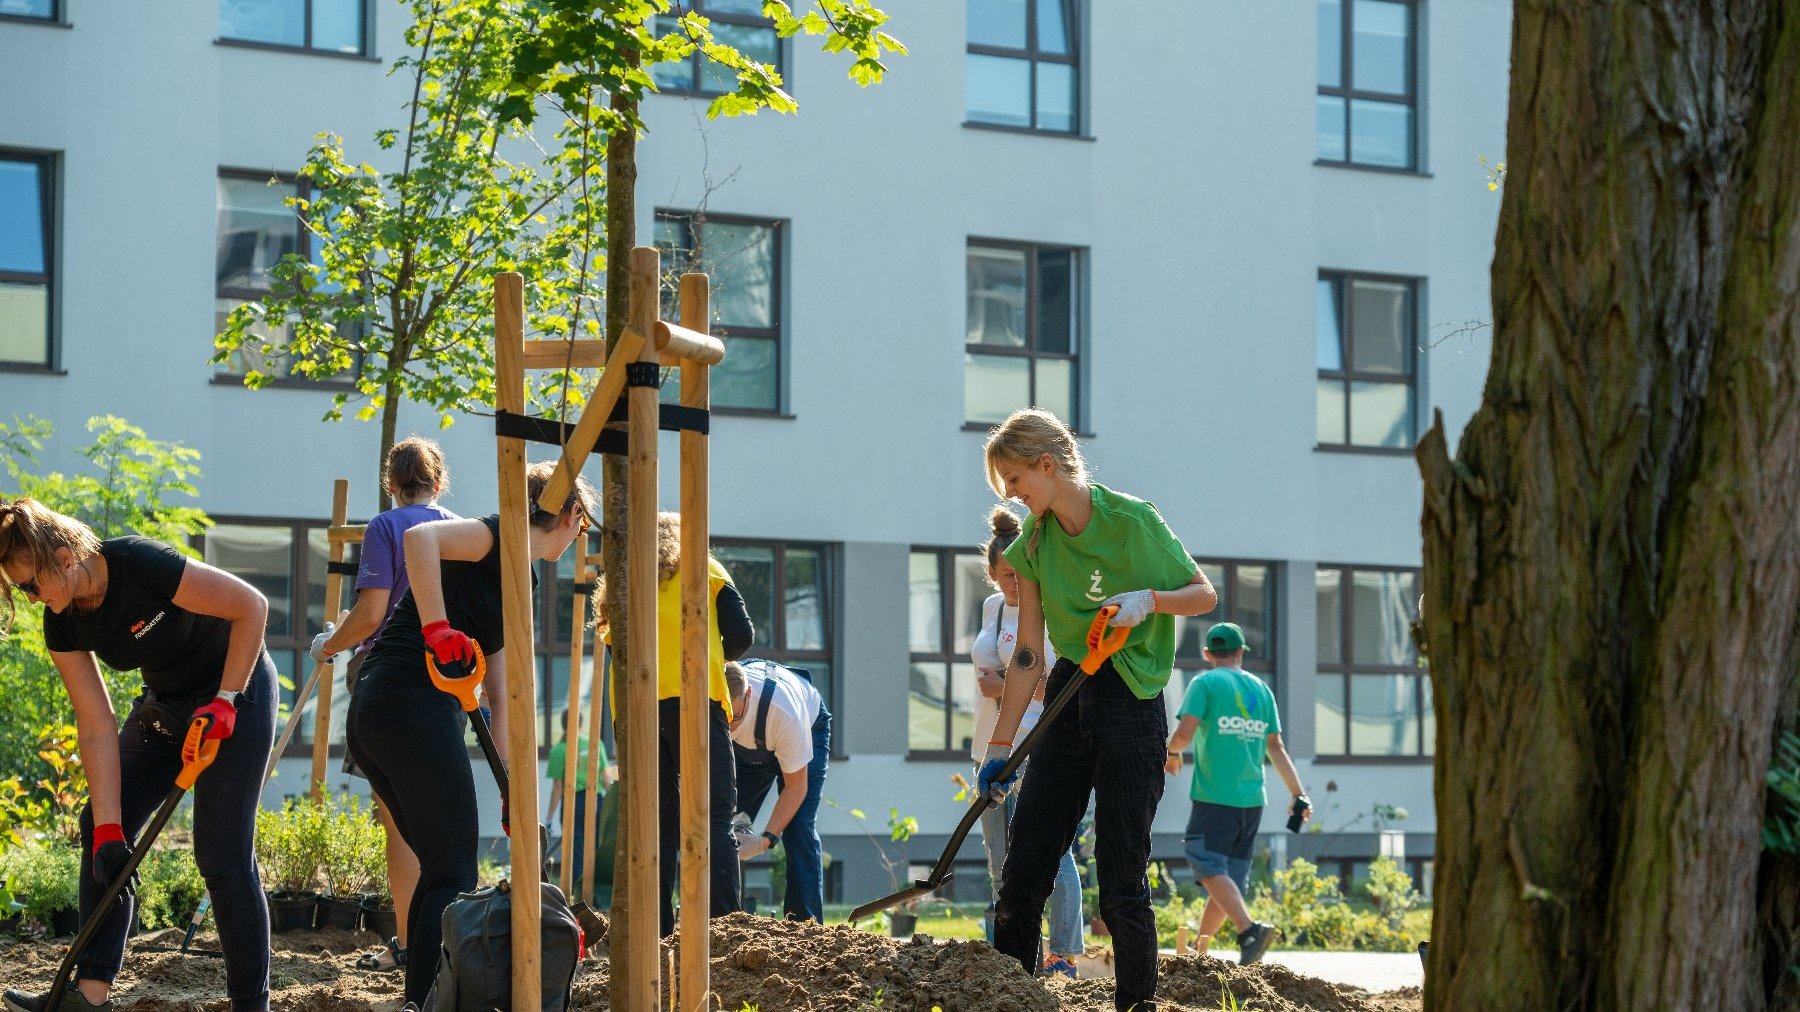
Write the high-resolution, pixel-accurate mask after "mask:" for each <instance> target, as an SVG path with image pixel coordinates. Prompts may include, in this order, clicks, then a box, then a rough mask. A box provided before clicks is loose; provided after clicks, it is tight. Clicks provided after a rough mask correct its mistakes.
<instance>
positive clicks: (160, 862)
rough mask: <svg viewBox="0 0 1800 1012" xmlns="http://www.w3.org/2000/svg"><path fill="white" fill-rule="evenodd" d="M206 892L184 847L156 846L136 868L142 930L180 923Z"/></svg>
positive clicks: (192, 858) (189, 854)
mask: <svg viewBox="0 0 1800 1012" xmlns="http://www.w3.org/2000/svg"><path fill="white" fill-rule="evenodd" d="M205 895H206V880H205V879H203V878H201V877H200V869H199V868H198V867H196V866H195V865H194V852H193V851H192V850H190V849H188V848H186V847H166V846H164V847H156V848H154V849H152V850H151V851H150V853H148V854H146V855H144V861H143V864H141V865H139V868H138V889H137V919H138V923H139V925H140V926H141V927H142V929H143V930H146V931H156V930H158V929H161V928H173V927H183V926H185V925H186V924H187V922H188V919H189V918H190V917H192V916H193V914H194V911H195V910H196V909H198V908H199V906H200V900H201V898H202V897H203V896H205Z"/></svg>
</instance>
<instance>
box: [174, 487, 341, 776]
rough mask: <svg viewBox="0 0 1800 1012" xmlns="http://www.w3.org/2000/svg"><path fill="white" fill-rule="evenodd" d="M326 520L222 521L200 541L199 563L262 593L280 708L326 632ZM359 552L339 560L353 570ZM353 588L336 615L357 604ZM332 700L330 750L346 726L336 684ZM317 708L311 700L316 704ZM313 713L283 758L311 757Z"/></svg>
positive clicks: (300, 683) (290, 699)
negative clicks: (266, 605)
mask: <svg viewBox="0 0 1800 1012" xmlns="http://www.w3.org/2000/svg"><path fill="white" fill-rule="evenodd" d="M326 526H327V521H324V520H268V519H221V520H219V522H218V523H216V524H214V525H213V526H212V527H211V528H209V529H208V530H207V532H206V533H205V534H204V535H203V536H201V537H200V538H199V539H198V541H199V545H198V546H197V547H199V549H200V553H201V557H202V558H204V559H205V560H206V562H207V563H208V564H209V565H213V566H217V567H219V568H220V569H223V570H225V571H226V572H228V573H231V574H233V575H235V576H237V577H239V578H241V579H242V580H243V581H244V582H246V583H248V584H250V585H251V586H252V587H255V588H256V589H257V590H259V591H261V592H262V595H263V596H264V597H265V598H267V599H268V601H269V619H268V624H267V626H266V627H265V628H264V633H263V636H264V642H265V643H266V644H267V646H268V649H269V657H270V658H271V659H273V660H274V662H275V671H276V673H277V674H279V675H280V676H281V678H282V679H283V683H284V684H283V686H282V689H281V705H282V706H283V707H284V708H288V707H292V706H293V704H294V697H295V695H296V694H297V692H298V690H299V689H300V688H302V687H304V686H305V684H306V679H307V677H308V676H309V675H311V674H312V658H311V657H310V656H308V653H307V651H308V649H309V648H310V647H311V646H312V639H313V637H314V636H315V635H317V634H318V633H319V632H320V631H321V630H323V629H324V628H325V577H326V566H327V563H328V561H329V559H330V558H331V545H330V542H329V541H328V540H327V538H326V536H325V529H326ZM360 557H361V546H360V545H350V546H348V550H347V551H346V552H345V553H344V558H345V561H346V562H349V563H351V564H354V563H355V562H356V561H357V559H359V558H360ZM355 585H356V580H355V578H354V577H351V576H346V577H345V578H344V586H343V590H342V592H341V596H340V598H339V607H340V608H348V607H350V606H351V605H352V604H354V603H355V602H356V589H355ZM334 689H335V691H334V692H333V693H332V695H331V740H332V745H333V748H334V749H341V748H342V747H343V741H344V720H345V715H346V714H347V713H348V712H349V711H348V709H347V707H348V706H349V696H348V694H347V693H346V692H345V691H344V687H343V685H342V684H341V683H340V684H338V685H336V686H334ZM314 702H316V700H315V701H314ZM314 717H315V707H314V706H313V705H311V704H309V705H308V707H307V711H306V713H305V714H303V715H302V717H301V719H300V727H299V729H298V730H297V731H296V732H295V733H294V740H293V742H292V743H291V744H290V745H289V746H288V750H287V753H286V754H287V755H301V754H310V753H311V751H312V729H313V721H314Z"/></svg>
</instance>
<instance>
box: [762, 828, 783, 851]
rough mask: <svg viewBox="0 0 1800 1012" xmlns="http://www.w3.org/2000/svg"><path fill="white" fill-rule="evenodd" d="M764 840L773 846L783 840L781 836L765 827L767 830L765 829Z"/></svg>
mask: <svg viewBox="0 0 1800 1012" xmlns="http://www.w3.org/2000/svg"><path fill="white" fill-rule="evenodd" d="M763 841H764V842H765V843H767V844H768V845H769V846H771V847H773V846H775V845H776V844H778V843H780V842H781V837H779V836H776V835H775V834H774V833H771V832H769V831H768V830H766V829H765V830H763Z"/></svg>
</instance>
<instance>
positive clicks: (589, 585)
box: [575, 580, 594, 594]
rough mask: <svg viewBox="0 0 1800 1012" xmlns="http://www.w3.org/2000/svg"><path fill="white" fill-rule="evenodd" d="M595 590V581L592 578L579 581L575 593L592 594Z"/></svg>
mask: <svg viewBox="0 0 1800 1012" xmlns="http://www.w3.org/2000/svg"><path fill="white" fill-rule="evenodd" d="M593 592H594V581H592V580H585V581H583V582H581V583H577V584H576V585H575V593H577V594H592V593H593Z"/></svg>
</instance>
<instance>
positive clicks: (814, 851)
mask: <svg viewBox="0 0 1800 1012" xmlns="http://www.w3.org/2000/svg"><path fill="white" fill-rule="evenodd" d="M812 745H813V757H812V762H810V763H808V764H807V765H806V799H805V800H804V801H801V802H800V808H799V809H798V810H797V811H795V812H794V817H793V819H792V820H790V821H789V822H788V824H787V828H786V829H783V830H782V831H781V846H782V848H783V850H785V851H786V853H787V892H786V895H785V896H783V897H782V912H783V913H784V914H785V915H786V916H787V917H789V918H790V919H793V920H799V921H804V920H809V919H810V920H812V921H814V922H816V923H819V924H824V923H825V859H824V851H823V848H821V846H820V845H819V801H820V800H821V799H822V798H823V797H824V796H825V770H826V767H827V766H829V765H830V763H831V713H830V712H829V711H827V710H826V709H825V707H824V705H823V704H820V706H819V718H818V719H817V720H815V721H813V726H812ZM739 755H740V756H741V755H742V753H739ZM737 776H738V804H739V807H740V808H741V809H742V810H743V811H745V812H748V813H750V815H751V816H752V817H755V815H756V813H757V810H758V809H760V808H762V806H763V801H764V800H765V799H767V798H768V796H769V788H770V787H771V786H773V787H775V789H776V791H777V793H779V792H780V790H781V786H780V785H781V783H782V779H781V766H780V764H779V763H776V762H775V761H774V760H773V758H771V759H770V760H769V761H767V762H744V761H743V760H742V759H741V758H740V759H739V764H738V774H737Z"/></svg>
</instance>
